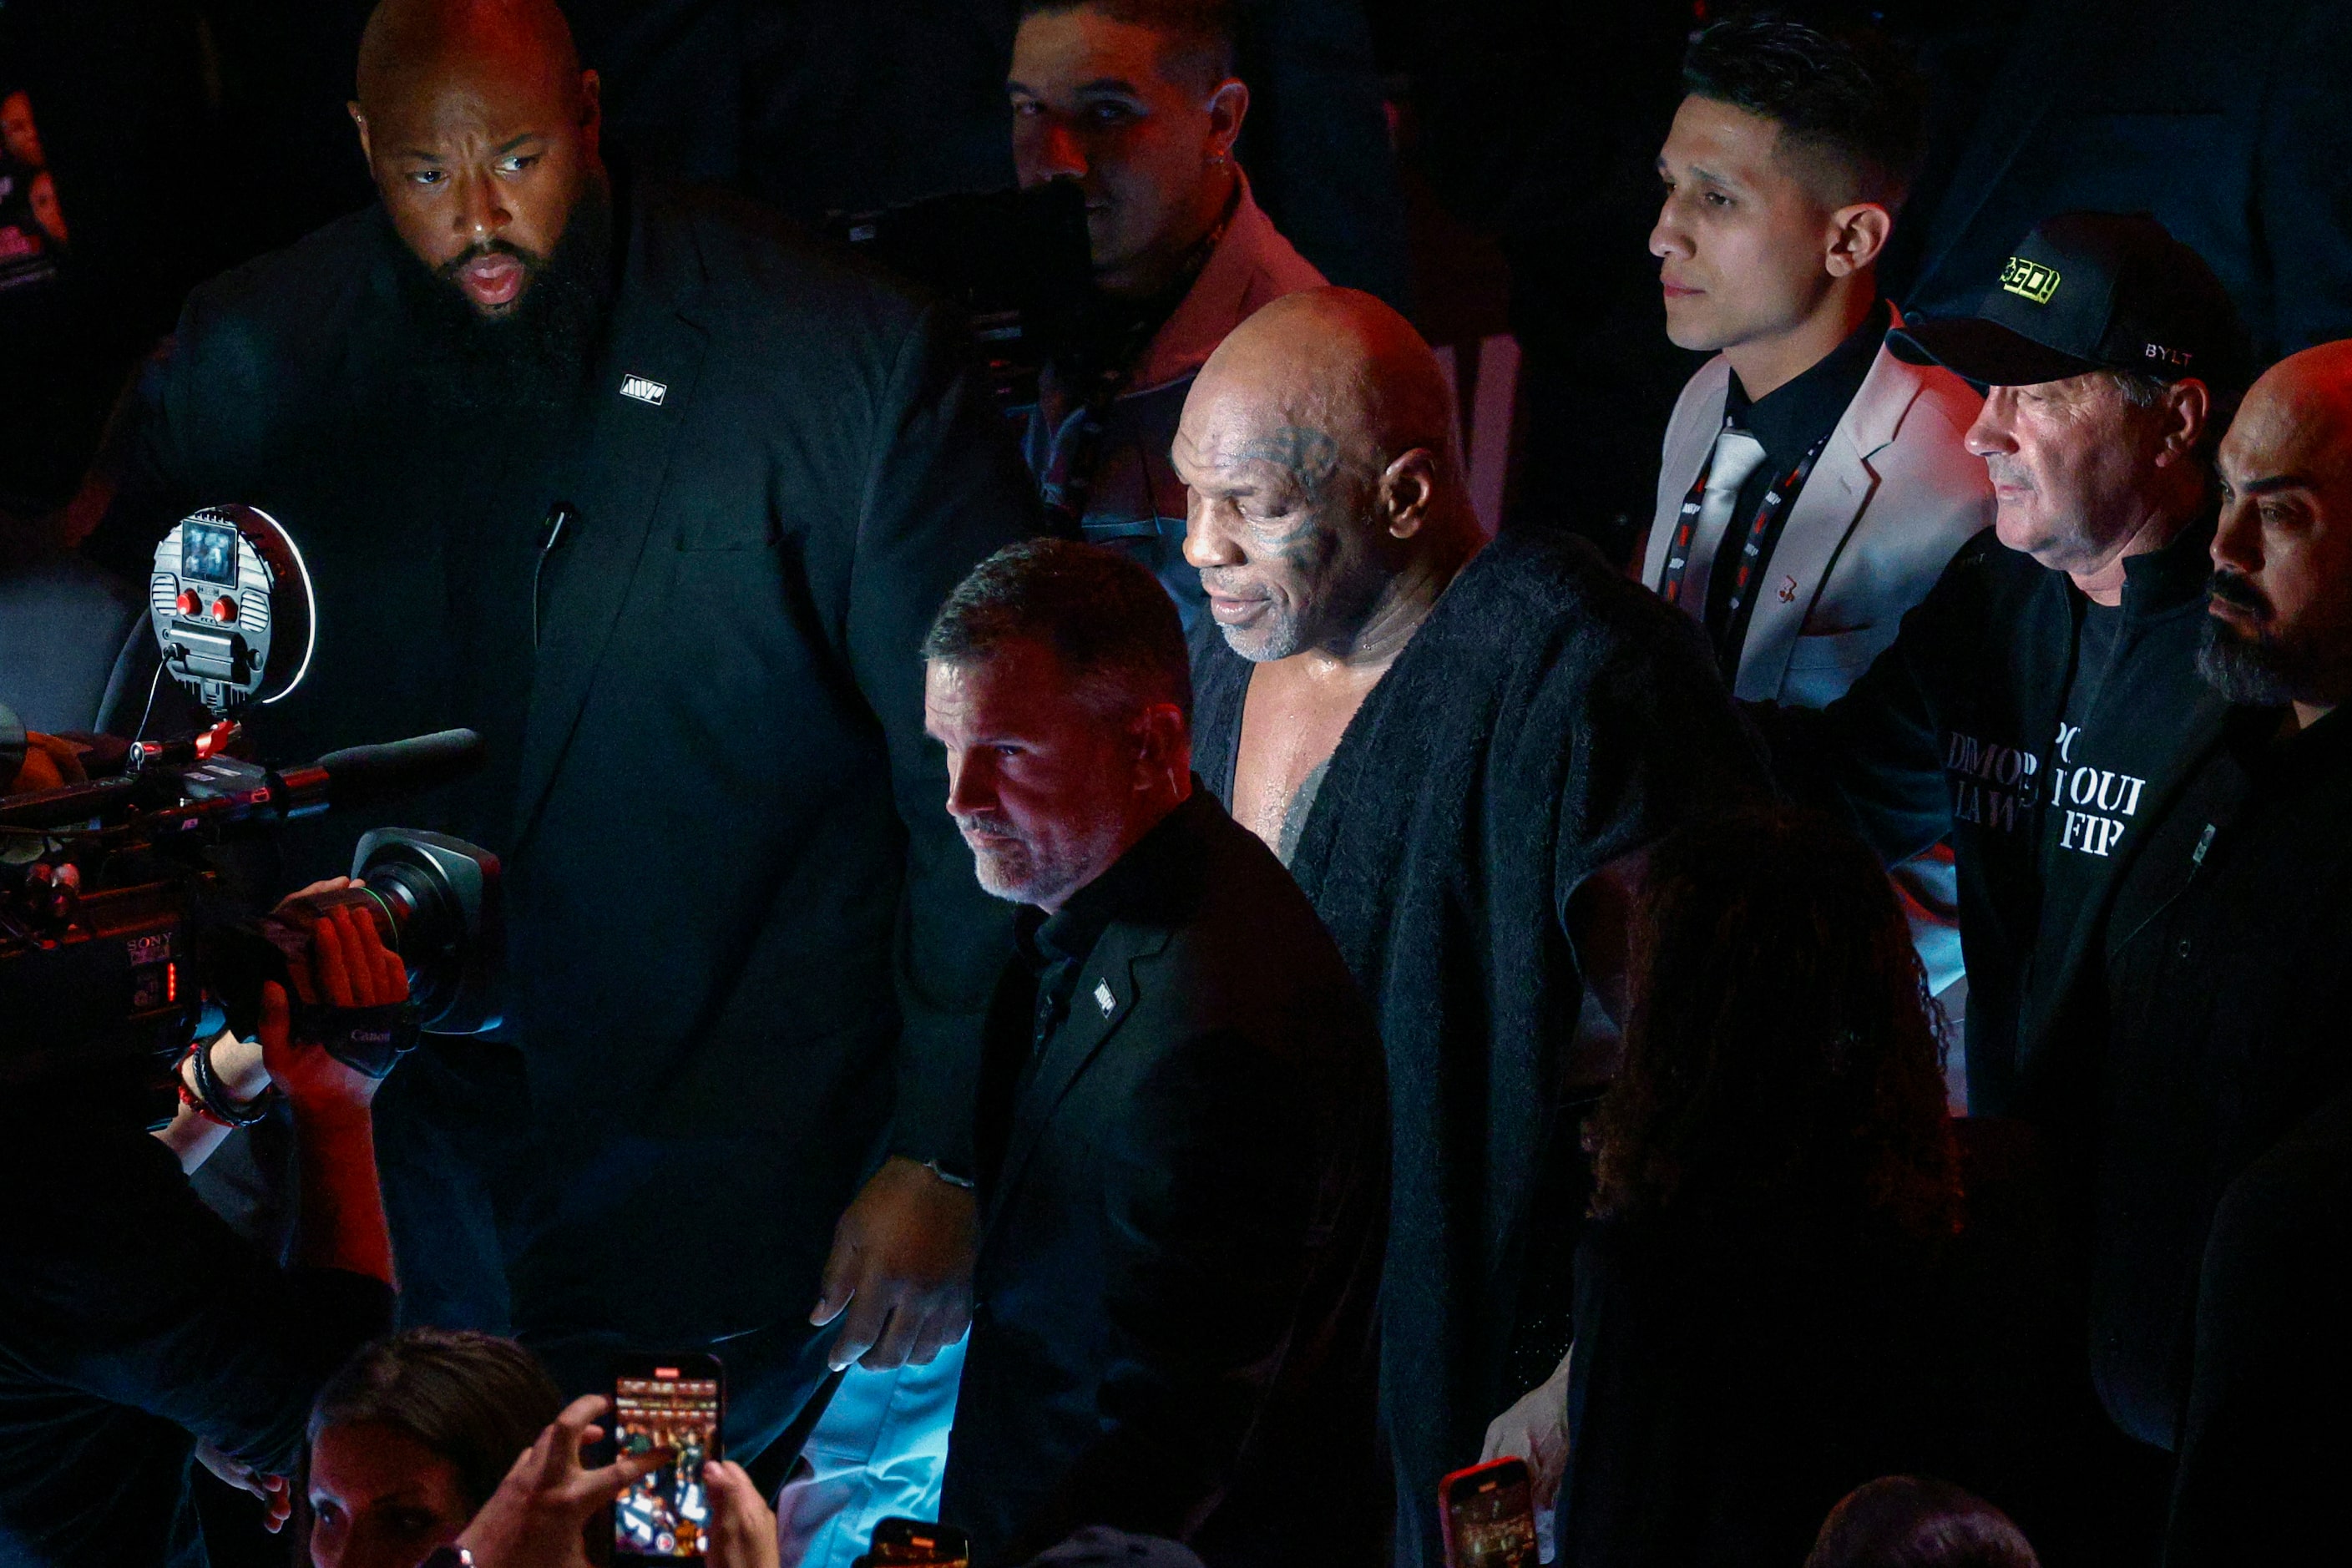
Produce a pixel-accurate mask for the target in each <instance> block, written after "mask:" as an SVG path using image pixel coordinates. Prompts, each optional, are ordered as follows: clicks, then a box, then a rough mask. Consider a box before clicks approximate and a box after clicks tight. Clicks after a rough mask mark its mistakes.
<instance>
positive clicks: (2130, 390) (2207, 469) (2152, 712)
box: [1759, 213, 2247, 1561]
mask: <svg viewBox="0 0 2352 1568" xmlns="http://www.w3.org/2000/svg"><path fill="white" fill-rule="evenodd" d="M1987 283H1988V285H1989V287H1988V288H1987V289H1986V291H1985V295H1984V302H1983V304H1982V305H1980V306H1979V311H1978V313H1977V314H1976V315H1974V316H1971V317H1962V318H1948V319H1944V320H1932V321H1913V322H1912V323H1910V324H1909V325H1908V326H1907V327H1906V329H1904V330H1902V331H1897V332H1895V334H1894V336H1893V338H1892V340H1891V342H1892V344H1893V346H1894V347H1895V352H1896V353H1902V354H1905V355H1906V356H1909V357H1913V358H1916V359H1921V360H1933V361H1936V362H1937V363H1942V364H1944V365H1946V366H1947V367H1948V368H1949V369H1951V370H1953V371H1955V372H1957V373H1958V374H1960V375H1961V376H1963V377H1965V378H1967V379H1968V380H1969V381H1972V382H1975V383H1978V384H1983V385H1985V386H1987V388H1988V392H1987V395H1986V398H1985V403H1984V407H1983V410H1982V412H1981V413H1980V414H1979V416H1978V417H1977V420H1976V422H1975V424H1974V425H1973V426H1970V428H1969V433H1968V436H1967V444H1968V447H1969V450H1970V451H1971V452H1973V453H1975V454H1976V455H1977V456H1978V457H1979V458H1983V459H1984V463H1985V468H1986V473H1987V475H1988V477H1989V478H1990V480H1991V483H1992V488H1993V495H1994V500H1995V504H1996V507H1997V511H1996V516H1995V521H1994V527H1993V529H1992V530H1991V531H1990V532H1989V533H1984V534H1979V535H1978V536H1977V538H1976V539H1975V540H1973V541H1972V542H1969V544H1968V545H1967V546H1965V547H1964V548H1963V549H1962V550H1961V551H1960V552H1959V554H1958V556H1956V557H1955V558H1954V559H1953V562H1952V563H1951V565H1950V566H1949V567H1948V568H1947V569H1946V571H1945V573H1944V574H1943V576H1942V577H1941V578H1940V579H1939V580H1938V582H1937V585H1936V587H1935V588H1934V590H1933V591H1931V592H1930V593H1929V595H1927V599H1926V600H1925V601H1923V602H1922V603H1921V604H1920V605H1919V606H1918V607H1917V608H1916V609H1915V610H1913V611H1912V612H1911V613H1910V614H1909V615H1908V616H1905V618H1904V621H1903V628H1902V631H1901V632H1900V634H1899V635H1898V636H1897V637H1896V638H1895V643H1894V645H1893V646H1892V647H1889V648H1888V649H1887V650H1886V652H1885V653H1884V654H1882V655H1880V656H1879V658H1877V659H1876V660H1875V661H1874V663H1873V664H1872V666H1871V668H1870V669H1869V670H1868V671H1867V672H1866V673H1865V674H1864V676H1863V677H1862V679H1860V680H1858V681H1856V682H1855V683H1854V685H1853V688H1852V689H1850V690H1849V691H1848V692H1847V693H1846V695H1845V696H1843V698H1841V699H1839V700H1837V701H1835V702H1833V703H1832V704H1830V705H1829V707H1828V708H1826V709H1824V710H1822V711H1821V712H1820V713H1819V714H1818V715H1816V714H1810V713H1804V712H1800V711H1797V710H1778V711H1768V712H1765V713H1762V714H1760V715H1759V716H1760V717H1761V718H1762V719H1763V720H1764V721H1765V728H1766V730H1767V731H1768V732H1769V734H1770V736H1771V738H1772V741H1773V744H1774V749H1775V751H1776V752H1778V753H1779V761H1780V763H1781V764H1782V771H1783V773H1784V775H1785V776H1786V777H1787V778H1789V779H1790V781H1791V782H1792V783H1795V784H1797V785H1798V787H1799V788H1800V789H1801V791H1802V790H1804V789H1805V788H1806V787H1807V784H1811V786H1812V787H1813V789H1815V790H1817V791H1818V792H1819V793H1822V794H1824V795H1832V796H1834V797H1837V798H1839V799H1842V800H1843V803H1844V805H1846V806H1847V807H1848V808H1849V809H1850V810H1851V812H1852V814H1853V816H1854V818H1855V819H1856V821H1857V825H1858V826H1860V827H1861V828H1862V830H1863V832H1864V836H1865V837H1868V838H1869V839H1870V840H1871V841H1872V842H1873V844H1874V847H1876V848H1877V849H1878V850H1879V852H1880V853H1881V854H1882V855H1883V856H1885V858H1886V859H1887V861H1888V862H1889V863H1890V864H1892V863H1894V862H1895V861H1898V860H1900V859H1902V858H1905V857H1906V856H1909V855H1913V854H1916V853H1917V852H1918V851H1919V850H1920V849H1921V848H1922V847H1925V846H1927V845H1928V844H1930V843H1933V842H1935V841H1936V840H1937V839H1938V838H1941V837H1946V836H1949V840H1950V842H1951V844H1952V847H1953V851H1954V854H1955V857H1956V858H1957V860H1958V869H1959V883H1960V936H1961V943H1962V947H1963V949H1964V952H1965V953H1966V957H1967V964H1968V975H1969V990H1970V994H1969V1011H1968V1022H1967V1052H1968V1056H1967V1098H1968V1109H1969V1111H1970V1112H1972V1113H1973V1114H1975V1115H1978V1116H2001V1117H2011V1118H2018V1119H2021V1120H2022V1121H2026V1122H2028V1123H2030V1124H2031V1125H2032V1128H2033V1129H2034V1131H2035V1132H2036V1133H2037V1134H2038V1135H2039V1140H2038V1141H2039V1142H2040V1143H2041V1144H2042V1152H2043V1153H2044V1154H2045V1155H2046V1157H2047V1158H2048V1160H2049V1161H2050V1163H2051V1168H2052V1170H2053V1172H2054V1173H2056V1183H2055V1187H2054V1191H2055V1193H2056V1194H2058V1201H2059V1203H2060V1206H2061V1209H2062V1211H2063V1212H2064V1213H2067V1214H2069V1215H2072V1214H2075V1213H2079V1212H2080V1211H2081V1209H2082V1207H2083V1202H2082V1199H2083V1197H2084V1194H2086V1193H2087V1191H2088V1189H2089V1184H2090V1182H2091V1175H2090V1169H2091V1164H2092V1161H2093V1159H2094V1154H2095V1136H2094V1135H2095V1131H2096V1129H2097V1127H2098V1125H2099V1114H2100V1104H2101V1100H2100V1096H2101V1086H2100V1081H2099V1071H2100V1065H2101V1064H2100V1061H2099V1052H2098V1050H2097V1047H2096V1038H2095V1032H2086V1031H2084V1030H2083V1029H2079V1028H2074V1027H2067V1026H2062V1025H2061V1024H2060V1022H2059V1021H2058V1020H2057V1019H2056V1017H2055V1016H2054V1014H2055V1013H2056V1012H2057V1008H2056V1006H2055V1002H2056V999H2057V997H2058V996H2059V994H2060V993H2059V992H2057V991H2056V990H2054V989H2053V986H2052V984H2051V980H2052V977H2053V976H2056V975H2061V974H2063V973H2068V972H2069V971H2070V970H2072V969H2074V967H2076V966H2077V965H2078V964H2079V963H2080V962H2081V958H2082V955H2083V954H2084V953H2085V952H2088V951H2090V950H2091V948H2092V946H2093V944H2094V943H2095V942H2096V941H2097V940H2098V934H2099V924H2100V921H2099V917H2100V912H2101V910H2103V909H2104V908H2105V905H2106V902H2107V900H2108V897H2109V896H2110V894H2111V892H2112V890H2113V888H2114V886H2115V881H2116V868H2118V867H2120V866H2123V865H2124V864H2126V860H2127V858H2128V857H2130V856H2131V855H2132V854H2133V853H2135V852H2136V851H2137V848H2138V847H2139V845H2140V843H2141V841H2142V840H2143V839H2144V838H2145V837H2147V832H2148V826H2147V824H2148V822H2149V818H2150V816H2151V815H2152V813H2153V812H2154V810H2155V809H2156V806H2157V804H2158V798H2159V796H2160V795H2161V793H2162V788H2163V781H2164V780H2166V779H2167V778H2168V777H2170V776H2171V775H2172V773H2174V772H2175V771H2176V769H2177V767H2178V765H2179V763H2180V761H2181V760H2182V759H2183V758H2184V757H2187V756H2189V755H2193V754H2194V753H2195V752H2196V750H2197V748H2198V747H2199V745H2200V743H2201V739H2202V738H2203V737H2205V736H2209V735H2210V734H2211V733H2213V732H2214V731H2215V730H2216V728H2217V727H2218V725H2219V723H2220V721H2221V712H2222V709H2223V707H2224V704H2223V703H2222V701H2221V699H2220V697H2219V696H2218V694H2217V693H2215V692H2214V691H2213V690H2212V689H2211V688H2210V687H2209V686H2208V685H2207V684H2205V683H2204V682H2203V681H2200V679H2198V675H2197V658H2198V645H2199V640H2200V637H2201V636H2202V634H2203V627H2204V626H2205V623H2206V620H2207V616H2206V614H2205V598H2206V595H2205V589H2206V578H2207V549H2208V546H2209V544H2210V542H2211V541H2212V539H2213V532H2214V522H2215V511H2216V500H2215V486H2214V480H2213V451H2214V448H2215V446H2216V445H2217V442H2218V438H2219V436H2220V433H2221V429H2222V428H2223V427H2224V426H2226V425H2227V424H2228V409H2229V406H2230V405H2231V402H2232V399H2233V396H2234V394H2235V392H2236V391H2237V390H2238V389H2239V388H2241V387H2242V385H2243V380H2242V377H2243V374H2244V369H2243V367H2244V365H2245V362H2246V353H2247V351H2246V349H2245V347H2244V342H2245V340H2244V334H2243V331H2242V327H2241V325H2240V323H2239V321H2238V318H2237V315H2236V313H2235V311H2234V310H2233V309H2232V308H2231V303H2230V300H2229V298H2228V296H2227V295H2226V293H2225V292H2224V291H2223V290H2222V289H2221V284H2220V283H2219V282H2218V281H2217V280H2216V279H2214V277H2213V274H2212V272H2211V270H2210V268H2208V267H2207V266H2206V265H2205V263H2204V262H2203V261H2202V260H2201V259H2200V258H2198V257H2197V256H2196V254H2195V253H2193V252H2192V251H2190V250H2189V248H2188V247H2185V246H2183V245H2181V244H2180V243H2179V241H2177V240H2175V239H2174V238H2172V237H2171V236H2170V235H2168V234H2167V233H2166V232H2165V230H2164V229H2163V227H2162V226H2159V225H2158V223H2157V222H2156V221H2155V220H2154V219H2152V218H2149V217H2147V216H2145V215H2138V216H2118V215H2113V214H2104V213H2070V214H2065V215H2062V216H2057V217H2053V218H2052V219H2050V220H2048V221H2047V222H2045V223H2043V224H2042V225H2041V226H2038V227H2037V228H2035V229H2034V230H2033V231H2032V233H2031V234H2029V235H2027V236H2026V237H2024V238H2023V239H2022V240H2021V241H2020V242H2019V243H2018V245H2017V247H2016V250H2015V254H2013V255H2012V256H2011V257H2010V258H2008V260H2007V261H2006V263H2005V264H2004V265H2003V267H2002V268H2001V270H2000V274H1999V276H1998V277H1996V278H1993V279H1987ZM2073 1250H2074V1252H2075V1253H2076V1254H2077V1255H2079V1252H2080V1248H2079V1247H2078V1248H2075V1249H2073ZM2081 1285H2082V1280H2081V1279H2076V1280H2074V1281H2073V1282H2072V1283H2069V1284H2064V1285H2063V1287H2061V1288H2060V1289H2058V1290H2057V1291H2056V1292H2055V1294H2053V1299H2066V1300H2071V1299H2072V1298H2073V1296H2074V1292H2075V1291H2077V1290H2078V1289H2080V1288H2081ZM2063 1375H2064V1377H2065V1385H2064V1386H2063V1387H2062V1388H2061V1389H2060V1391H2059V1392H2058V1393H2055V1394H2053V1398H2057V1399H2062V1400H2063V1399H2065V1398H2067V1397H2069V1396H2070V1395H2071V1394H2072V1392H2073V1390H2074V1389H2075V1388H2079V1386H2080V1384H2081V1382H2082V1379H2081V1375H2080V1370H2079V1366H2078V1365H2070V1366H2069V1367H2068V1368H2067V1369H2064V1373H2063ZM2084 1404H2086V1402H2083V1401H2080V1400H2074V1402H2073V1405H2072V1406H2071V1407H2070V1414H2071V1415H2073V1416H2074V1417H2077V1418H2079V1419H2080V1420H2081V1422H2082V1426H2080V1427H2079V1428H2073V1427H2069V1426H2067V1425H2066V1424H2065V1423H2063V1422H2057V1421H2053V1422H2052V1423H2051V1424H2049V1430H2050V1431H2051V1432H2052V1433H2053V1445H2054V1446H2055V1447H2053V1465H2054V1464H2056V1463H2057V1462H2058V1461H2059V1460H2060V1459H2061V1458H2063V1459H2064V1460H2066V1461H2067V1462H2069V1463H2072V1462H2074V1460H2076V1459H2078V1458H2086V1457H2087V1458H2088V1462H2091V1463H2095V1464H2101V1465H2103V1466H2105V1477H2106V1480H2105V1482H2086V1483H2085V1485H2084V1486H2083V1487H2080V1488H2077V1489H2074V1493H2073V1497H2074V1501H2073V1502H2072V1503H2070V1504H2068V1505H2067V1506H2066V1507H2065V1509H2064V1510H2063V1512H2064V1513H2065V1514H2066V1515H2069V1516H2073V1515H2075V1514H2076V1513H2077V1512H2078V1510H2079V1514H2080V1517H2079V1519H2078V1520H2072V1519H2070V1518H2065V1517H2062V1518H2059V1519H2055V1520H2051V1521H2030V1522H2028V1524H2027V1528H2028V1530H2029V1532H2030V1533H2032V1535H2033V1538H2034V1540H2035V1541H2036V1542H2043V1541H2045V1540H2050V1541H2053V1542H2058V1543H2059V1544H2053V1546H2052V1547H2051V1548H2050V1550H2051V1552H2052V1555H2053V1560H2054V1559H2055V1558H2056V1557H2057V1556H2058V1555H2059V1554H2060V1552H2061V1550H2062V1547H2063V1544H2064V1542H2065V1539H2066V1536H2067V1533H2068V1531H2070V1530H2071V1529H2072V1528H2073V1527H2074V1523H2076V1522H2079V1524H2080V1526H2081V1529H2082V1531H2083V1532H2084V1543H2083V1544H2084V1548H2085V1549H2086V1550H2090V1551H2092V1552H2094V1556H2092V1557H2090V1558H2086V1560H2095V1561H2105V1560H2106V1558H2105V1556H2103V1555H2097V1553H2100V1552H2106V1551H2110V1550H2113V1549H2114V1548H2115V1546H2116V1536H2115V1533H2114V1529H2113V1528H2110V1527H2108V1526H2106V1525H2103V1524H2101V1523H2100V1522H2099V1521H2098V1520H2096V1519H2095V1517H2093V1515H2094V1513H2095V1512H2096V1511H2100V1510H2104V1511H2105V1512H2106V1513H2107V1514H2108V1515H2109V1516H2110V1517H2113V1516H2116V1515H2117V1514H2120V1515H2122V1516H2123V1517H2124V1520H2125V1521H2126V1522H2128V1521H2129V1519H2131V1518H2133V1517H2137V1518H2138V1519H2139V1520H2140V1521H2141V1524H2142V1526H2143V1533H2144V1534H2145V1535H2146V1536H2147V1537H2148V1538H2149V1544H2151V1545H2152V1537H2153V1535H2154V1532H2155V1531H2156V1529H2157V1527H2158V1524H2159V1523H2160V1510H2157V1512H2158V1517H2150V1516H2149V1514H2148V1510H2147V1509H2145V1508H2143V1509H2141V1510H2137V1514H2135V1511H2134V1510H2133V1509H2132V1508H2131V1507H2130V1506H2128V1505H2127V1504H2116V1505H2114V1506H2110V1505H2109V1504H2108V1503H2107V1502H2104V1501H2103V1502H2100V1503H2086V1501H2085V1500H2087V1499H2089V1498H2092V1497H2098V1498H2102V1499H2114V1498H2116V1496H2118V1495H2119V1494H2118V1493H2117V1492H2116V1488H2118V1487H2120V1488H2123V1489H2126V1490H2127V1491H2129V1492H2130V1493H2131V1494H2132V1495H2134V1496H2140V1497H2158V1496H2160V1494H2161V1487H2162V1478H2161V1476H2160V1475H2159V1474H2158V1473H2156V1471H2157V1468H2158V1466H2157V1463H2156V1458H2155V1457H2154V1456H2152V1455H2150V1454H2148V1453H2147V1451H2146V1450H2136V1449H2132V1448H2128V1447H2118V1446H2116V1445H2115V1444H2114V1443H2113V1442H2112V1440H2111V1439H2109V1438H2106V1437H2104V1436H2101V1427H2102V1426H2104V1423H2102V1422H2099V1421H2098V1420H2097V1419H2096V1417H2095V1415H2094V1413H2092V1412H2089V1411H2088V1410H2087V1409H2084V1408H2083V1407H2082V1406H2083V1405H2084ZM2066 1430H2079V1431H2080V1432H2081V1435H2082V1437H2083V1439H2084V1440H2083V1441H2081V1442H2074V1441H2072V1440H2070V1439H2067V1438H2064V1437H2061V1436H2054V1435H2055V1434H2058V1433H2060V1432H2062V1431H2066ZM2062 1449H2063V1450H2065V1451H2064V1452H2063V1453H2062V1452H2061V1451H2060V1450H2062ZM2142 1461H2146V1462H2145V1463H2143V1462H2142Z"/></svg>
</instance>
